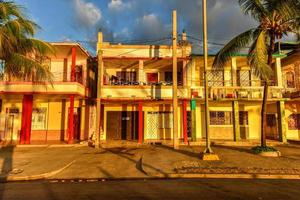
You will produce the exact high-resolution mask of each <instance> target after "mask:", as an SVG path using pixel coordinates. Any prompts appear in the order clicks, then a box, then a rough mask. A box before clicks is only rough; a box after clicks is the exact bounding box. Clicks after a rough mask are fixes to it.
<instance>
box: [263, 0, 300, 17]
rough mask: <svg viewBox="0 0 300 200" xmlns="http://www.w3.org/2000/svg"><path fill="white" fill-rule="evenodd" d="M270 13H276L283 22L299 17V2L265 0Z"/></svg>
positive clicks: (295, 0)
mask: <svg viewBox="0 0 300 200" xmlns="http://www.w3.org/2000/svg"><path fill="white" fill-rule="evenodd" d="M266 7H267V9H268V10H269V12H270V13H273V12H276V13H277V14H278V15H279V16H280V17H281V18H282V19H283V20H284V21H286V20H289V19H293V18H295V17H297V16H300V1H299V0H266Z"/></svg>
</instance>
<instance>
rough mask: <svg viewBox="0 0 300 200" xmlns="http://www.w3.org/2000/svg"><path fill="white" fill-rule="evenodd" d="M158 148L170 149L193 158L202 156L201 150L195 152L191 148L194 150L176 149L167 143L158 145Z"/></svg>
mask: <svg viewBox="0 0 300 200" xmlns="http://www.w3.org/2000/svg"><path fill="white" fill-rule="evenodd" d="M157 148H163V149H167V150H169V151H173V152H176V153H180V154H182V155H185V156H189V157H193V158H199V159H200V158H201V152H194V151H193V149H191V150H192V151H189V150H184V149H174V148H173V147H170V146H166V145H160V146H157Z"/></svg>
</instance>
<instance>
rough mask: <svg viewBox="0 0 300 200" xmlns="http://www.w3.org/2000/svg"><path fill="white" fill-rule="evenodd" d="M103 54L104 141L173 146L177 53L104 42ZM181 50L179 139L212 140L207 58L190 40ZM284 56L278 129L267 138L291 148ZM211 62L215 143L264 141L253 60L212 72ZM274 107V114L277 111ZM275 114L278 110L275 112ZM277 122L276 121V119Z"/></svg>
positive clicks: (275, 93)
mask: <svg viewBox="0 0 300 200" xmlns="http://www.w3.org/2000/svg"><path fill="white" fill-rule="evenodd" d="M102 38H103V36H102V34H101V33H100V36H99V43H98V54H99V60H100V62H101V63H100V64H99V67H100V70H101V71H102V72H103V80H102V85H101V89H100V91H101V94H100V96H101V102H102V103H101V105H102V106H101V108H102V109H101V123H100V124H101V128H102V130H101V140H102V141H110V140H134V141H139V142H156V141H170V140H171V139H172V138H173V134H172V133H173V125H172V59H171V56H172V46H164V45H122V44H118V45H112V44H109V43H106V42H103V40H102ZM179 44H180V45H179V46H178V55H179V58H178V77H177V78H178V98H179V106H178V109H179V113H180V114H179V116H180V117H179V119H178V125H179V126H178V132H179V139H180V140H181V141H187V140H189V141H201V140H202V139H203V138H205V135H204V134H205V129H204V128H205V127H204V124H205V123H204V87H203V71H204V66H203V57H202V56H193V55H192V51H191V45H189V44H188V42H187V41H186V40H185V37H184V35H183V38H182V40H181V41H180V43H179ZM281 58H282V57H281V56H280V55H274V69H275V71H276V75H275V76H274V84H273V86H271V87H270V92H269V97H268V98H269V99H268V112H269V115H268V116H269V118H270V120H271V119H273V118H272V117H275V118H274V119H273V120H275V121H274V124H270V127H268V129H269V131H268V138H270V139H276V140H281V141H285V139H286V137H285V135H286V130H285V129H279V128H278V127H279V124H283V122H282V120H281V119H279V117H278V116H282V114H283V113H282V112H283V111H284V107H283V105H284V102H285V101H286V100H287V98H285V97H284V96H283V90H284V85H283V81H282V71H281ZM213 60H214V57H213V56H210V57H209V68H210V71H209V73H208V76H209V97H210V129H211V138H212V139H215V140H216V139H221V140H234V141H238V140H258V139H260V131H259V130H260V120H259V119H260V111H261V102H262V95H263V87H262V84H261V81H260V80H259V78H257V77H256V76H255V75H254V74H253V73H252V72H251V70H250V67H249V66H248V64H247V57H246V55H236V56H235V57H232V59H231V62H229V63H228V64H227V65H226V67H225V68H224V69H223V70H214V69H212V67H211V66H212V62H213ZM274 108H275V110H274ZM272 109H273V110H272ZM273 115H274V116H273Z"/></svg>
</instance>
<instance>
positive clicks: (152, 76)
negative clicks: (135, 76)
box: [147, 73, 158, 83]
mask: <svg viewBox="0 0 300 200" xmlns="http://www.w3.org/2000/svg"><path fill="white" fill-rule="evenodd" d="M157 82H158V73H147V83H157Z"/></svg>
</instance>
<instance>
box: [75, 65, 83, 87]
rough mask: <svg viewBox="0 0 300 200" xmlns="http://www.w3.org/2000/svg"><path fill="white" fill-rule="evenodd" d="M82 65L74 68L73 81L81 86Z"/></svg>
mask: <svg viewBox="0 0 300 200" xmlns="http://www.w3.org/2000/svg"><path fill="white" fill-rule="evenodd" d="M82 68H83V67H82V65H76V67H75V80H76V82H78V83H81V84H83V69H82Z"/></svg>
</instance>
